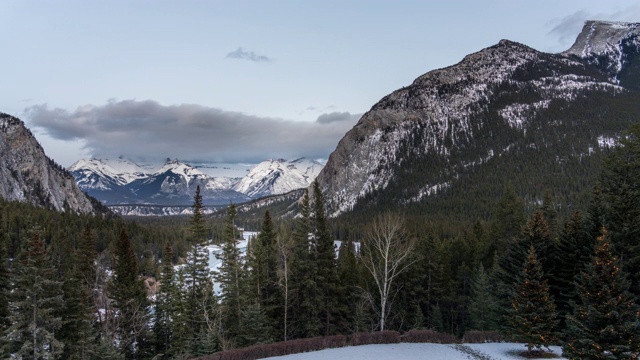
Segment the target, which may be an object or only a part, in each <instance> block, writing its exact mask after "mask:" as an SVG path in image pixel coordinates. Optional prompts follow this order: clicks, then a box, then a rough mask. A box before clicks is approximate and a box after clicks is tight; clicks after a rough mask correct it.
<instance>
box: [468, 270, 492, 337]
mask: <svg viewBox="0 0 640 360" xmlns="http://www.w3.org/2000/svg"><path fill="white" fill-rule="evenodd" d="M489 280H490V279H489V275H488V274H487V272H486V271H485V270H484V266H482V264H480V265H479V266H478V270H477V272H476V276H475V278H474V279H473V282H472V283H471V294H472V297H471V301H470V303H469V315H470V316H471V323H472V326H473V328H474V329H477V330H480V331H487V330H495V329H496V324H497V310H498V309H497V302H496V300H495V298H494V297H493V294H492V292H491V283H490V281H489Z"/></svg>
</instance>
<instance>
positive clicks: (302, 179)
mask: <svg viewBox="0 0 640 360" xmlns="http://www.w3.org/2000/svg"><path fill="white" fill-rule="evenodd" d="M321 169H322V164H320V163H319V162H317V161H313V160H309V159H304V158H301V159H297V160H293V161H286V160H284V159H277V160H267V161H263V162H261V163H260V164H258V165H257V166H256V167H254V168H253V169H252V170H251V171H250V172H249V173H248V174H247V175H246V176H245V177H244V178H242V180H240V182H238V184H236V186H235V187H234V189H235V190H236V191H238V192H241V193H243V194H246V195H248V196H250V197H252V198H258V197H262V196H267V195H275V194H284V193H287V192H289V191H292V190H296V189H301V188H306V187H308V186H309V185H310V184H311V183H312V182H313V180H314V179H315V178H316V176H317V175H318V173H319V172H320V170H321Z"/></svg>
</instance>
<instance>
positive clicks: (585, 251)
mask: <svg viewBox="0 0 640 360" xmlns="http://www.w3.org/2000/svg"><path fill="white" fill-rule="evenodd" d="M594 245H595V244H594V241H593V240H592V238H591V236H590V234H588V233H587V230H586V229H585V224H584V220H583V216H582V213H581V212H580V211H574V212H573V213H572V214H571V215H570V216H569V219H567V221H566V223H565V225H564V228H563V229H562V231H561V232H560V237H559V243H558V249H557V251H556V254H555V255H554V257H555V263H556V271H555V276H554V277H553V283H552V285H551V286H554V287H555V289H554V291H553V292H554V293H555V294H556V296H555V298H556V304H557V309H558V315H559V318H560V319H561V329H562V328H564V321H562V320H563V319H564V318H565V317H566V315H568V314H569V313H570V312H571V303H572V302H574V301H576V300H577V298H576V291H575V286H574V279H575V277H576V276H577V275H578V274H579V273H580V272H581V271H582V270H583V269H584V267H585V266H586V265H587V264H588V263H589V262H590V261H591V256H592V254H593V249H594Z"/></svg>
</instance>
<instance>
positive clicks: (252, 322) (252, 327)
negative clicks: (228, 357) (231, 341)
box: [236, 303, 272, 347]
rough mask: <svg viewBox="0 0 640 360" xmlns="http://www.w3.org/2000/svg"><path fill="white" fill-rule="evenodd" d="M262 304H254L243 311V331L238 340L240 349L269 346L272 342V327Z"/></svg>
mask: <svg viewBox="0 0 640 360" xmlns="http://www.w3.org/2000/svg"><path fill="white" fill-rule="evenodd" d="M268 322H269V319H268V318H267V315H266V314H265V312H264V310H263V308H262V307H261V306H260V304H257V303H252V304H249V305H247V306H246V307H245V309H244V310H243V311H242V329H241V332H240V333H239V334H238V336H237V338H236V343H237V345H238V347H245V346H251V345H257V344H268V343H270V342H271V341H272V338H271V332H272V331H271V330H272V327H271V326H269V324H268Z"/></svg>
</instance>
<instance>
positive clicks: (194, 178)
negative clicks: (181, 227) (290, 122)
mask: <svg viewBox="0 0 640 360" xmlns="http://www.w3.org/2000/svg"><path fill="white" fill-rule="evenodd" d="M321 168H322V164H320V163H318V162H316V161H313V160H307V159H297V160H293V161H286V160H282V159H280V160H267V161H264V162H262V163H260V164H258V165H256V166H254V167H250V166H248V165H243V164H198V165H197V167H195V166H191V165H189V164H185V163H182V162H180V161H178V160H167V162H166V163H165V164H164V165H162V166H161V167H160V168H158V169H157V170H153V166H140V165H138V164H136V163H134V162H133V161H130V160H126V159H122V158H119V159H116V160H109V159H90V160H86V159H83V160H79V161H77V162H76V163H74V164H73V165H72V166H71V167H69V171H71V174H73V176H74V177H75V179H76V182H77V184H78V185H79V186H80V188H81V189H82V190H84V191H86V192H87V193H89V194H90V195H92V196H94V197H96V198H97V199H99V200H100V201H102V202H103V203H105V204H106V205H108V206H109V207H111V208H112V209H113V210H114V211H116V212H117V213H119V214H122V215H173V214H186V213H188V212H189V211H190V208H189V206H191V204H192V203H193V195H194V194H195V189H196V187H197V186H200V189H201V194H202V196H203V201H204V204H205V205H207V206H210V207H215V206H218V205H226V204H229V203H230V202H233V203H236V204H238V203H244V202H247V201H249V200H251V199H256V198H260V197H263V196H270V195H277V194H284V193H288V192H290V191H292V190H295V189H301V188H306V187H307V186H309V184H310V183H311V182H312V181H313V180H314V179H315V176H316V175H317V174H318V172H319V171H320V169H321ZM218 174H223V175H222V176H216V175H218ZM212 175H213V176H212ZM228 175H230V176H234V175H242V176H243V177H229V176H228ZM210 211H213V209H212V210H210Z"/></svg>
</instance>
